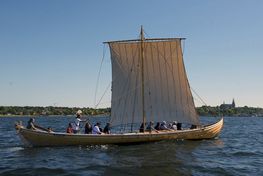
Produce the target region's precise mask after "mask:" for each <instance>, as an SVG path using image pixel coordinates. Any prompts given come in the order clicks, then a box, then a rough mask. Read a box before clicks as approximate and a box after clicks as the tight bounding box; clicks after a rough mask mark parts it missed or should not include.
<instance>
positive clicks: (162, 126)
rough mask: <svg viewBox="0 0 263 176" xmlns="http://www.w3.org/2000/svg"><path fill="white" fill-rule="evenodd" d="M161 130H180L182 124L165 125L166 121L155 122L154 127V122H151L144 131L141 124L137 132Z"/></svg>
mask: <svg viewBox="0 0 263 176" xmlns="http://www.w3.org/2000/svg"><path fill="white" fill-rule="evenodd" d="M161 130H168V131H171V130H182V123H177V122H176V121H173V122H172V123H168V124H167V123H166V121H163V122H157V123H156V125H155V126H154V122H153V121H151V122H149V124H148V126H147V127H146V129H144V124H143V123H142V124H141V126H140V129H139V131H140V132H144V131H150V132H152V131H155V132H158V131H161Z"/></svg>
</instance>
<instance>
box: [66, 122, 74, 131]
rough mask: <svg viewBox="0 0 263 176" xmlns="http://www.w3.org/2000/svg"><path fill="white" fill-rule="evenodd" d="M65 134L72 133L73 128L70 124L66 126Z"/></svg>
mask: <svg viewBox="0 0 263 176" xmlns="http://www.w3.org/2000/svg"><path fill="white" fill-rule="evenodd" d="M67 133H73V128H72V125H71V123H69V124H68V128H67Z"/></svg>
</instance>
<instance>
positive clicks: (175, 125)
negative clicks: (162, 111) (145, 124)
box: [171, 121, 177, 130]
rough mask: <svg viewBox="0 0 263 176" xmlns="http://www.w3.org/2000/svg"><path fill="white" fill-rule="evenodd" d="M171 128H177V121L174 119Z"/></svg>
mask: <svg viewBox="0 0 263 176" xmlns="http://www.w3.org/2000/svg"><path fill="white" fill-rule="evenodd" d="M171 129H172V130H177V122H176V121H173V123H172V126H171Z"/></svg>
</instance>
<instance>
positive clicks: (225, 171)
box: [0, 117, 263, 176]
mask: <svg viewBox="0 0 263 176" xmlns="http://www.w3.org/2000/svg"><path fill="white" fill-rule="evenodd" d="M72 119H73V118H67V117H65V118H61V117H60V118H59V117H57V118H44V117H41V118H38V119H37V122H38V123H39V124H43V125H44V126H51V127H52V128H53V129H55V130H57V131H63V130H64V128H65V126H66V125H67V123H68V122H69V121H70V120H72ZM18 120H21V121H23V123H24V124H25V123H26V121H27V120H28V118H23V117H18V118H1V119H0V130H1V131H4V133H0V144H1V145H0V157H1V161H0V175H48V176H51V175H242V174H243V175H263V170H262V165H263V161H262V158H263V150H262V146H263V137H262V133H260V132H259V131H262V130H261V126H263V118H234V117H233V118H231V117H230V118H225V124H224V129H223V132H222V134H221V135H220V136H219V137H218V138H216V139H213V140H201V141H186V140H178V141H162V142H155V143H146V144H136V145H124V146H122V145H120V146H118V145H101V146H79V147H78V146H77V147H55V148H50V147H40V148H24V147H23V146H22V144H21V142H20V139H19V138H18V136H17V135H16V132H15V130H14V122H15V121H18ZM98 120H101V121H103V119H93V121H94V122H95V121H98ZM202 120H203V121H205V119H202ZM211 120H213V119H211V118H210V119H208V120H207V122H208V121H209V122H210V121H211ZM54 122H55V123H54ZM248 122H249V123H248ZM55 125H56V126H55ZM244 125H246V128H245V130H244ZM240 129H243V130H240Z"/></svg>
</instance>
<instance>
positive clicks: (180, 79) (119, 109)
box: [108, 38, 199, 125]
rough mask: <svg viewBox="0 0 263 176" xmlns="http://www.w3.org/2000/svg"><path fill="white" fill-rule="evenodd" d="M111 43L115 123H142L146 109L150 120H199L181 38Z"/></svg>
mask: <svg viewBox="0 0 263 176" xmlns="http://www.w3.org/2000/svg"><path fill="white" fill-rule="evenodd" d="M108 44H109V47H110V52H111V61H112V110H111V118H112V124H113V125H120V124H132V123H142V122H143V120H142V119H143V111H144V112H145V118H146V122H149V121H155V122H161V121H164V120H165V121H168V122H172V121H177V122H180V123H189V124H196V125H198V124H199V117H198V115H197V113H196V110H195V106H194V101H193V97H192V93H191V90H190V86H189V83H188V79H187V75H186V71H185V67H184V62H183V54H182V48H181V39H180V38H173V39H156V40H154V39H152V40H151V39H145V40H144V41H143V42H142V41H140V40H137V41H136V40H134V41H119V42H118V41H117V42H109V43H108ZM141 47H143V51H142V49H141ZM142 52H143V53H142ZM142 55H143V60H142ZM142 72H143V76H142V74H141V73H142ZM142 83H143V86H144V88H143V92H142V89H141V86H142ZM142 96H144V101H142V99H141V97H142ZM143 103H144V105H143ZM142 108H144V110H143V109H142Z"/></svg>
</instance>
